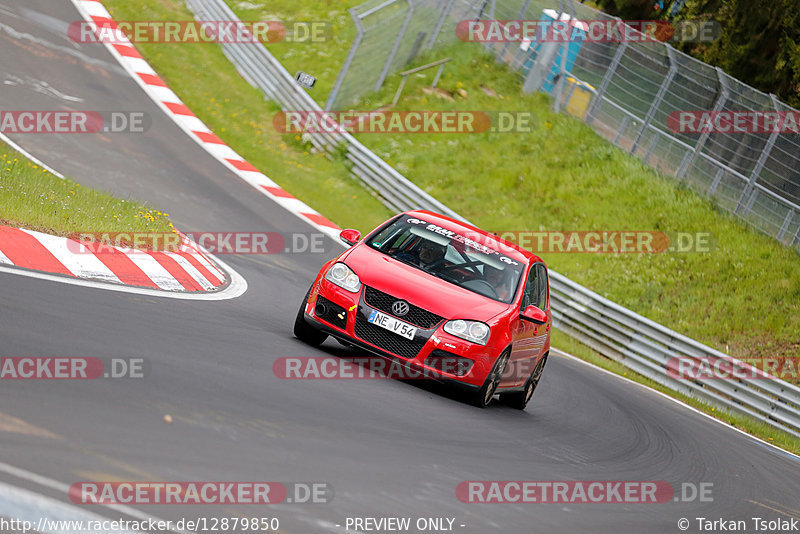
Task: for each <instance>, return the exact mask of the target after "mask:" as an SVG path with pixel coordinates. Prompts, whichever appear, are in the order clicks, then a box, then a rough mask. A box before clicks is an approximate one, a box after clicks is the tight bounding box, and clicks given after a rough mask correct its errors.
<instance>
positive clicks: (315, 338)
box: [294, 288, 328, 347]
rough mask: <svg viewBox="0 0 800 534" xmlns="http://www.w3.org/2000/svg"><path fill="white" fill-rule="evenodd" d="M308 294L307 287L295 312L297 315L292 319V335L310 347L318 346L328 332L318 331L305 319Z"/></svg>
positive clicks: (309, 289)
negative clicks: (298, 308)
mask: <svg viewBox="0 0 800 534" xmlns="http://www.w3.org/2000/svg"><path fill="white" fill-rule="evenodd" d="M310 295H311V288H308V292H307V293H306V296H305V298H304V299H303V303H302V304H301V305H300V310H298V312H297V317H295V319H294V336H295V337H296V338H297V339H299V340H300V341H302V342H303V343H307V344H309V345H311V346H312V347H319V346H320V345H322V342H323V341H325V340H326V339H327V338H328V334H326V333H324V332H320V331H319V330H317V329H316V328H314V327H313V326H311V325H310V324H308V321H306V318H305V309H306V303H307V302H308V297H309V296H310Z"/></svg>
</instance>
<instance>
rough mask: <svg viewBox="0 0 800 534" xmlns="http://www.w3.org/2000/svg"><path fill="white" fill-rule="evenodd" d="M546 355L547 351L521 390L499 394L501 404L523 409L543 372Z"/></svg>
mask: <svg viewBox="0 0 800 534" xmlns="http://www.w3.org/2000/svg"><path fill="white" fill-rule="evenodd" d="M548 355H549V353H548V354H545V355H544V356H542V359H541V360H539V363H537V364H536V367H534V368H533V372H532V373H531V376H529V377H528V380H527V381H526V382H525V386H524V387H523V389H522V391H515V392H514V393H505V394H502V395H500V401H501V402H502V403H503V404H506V405H508V406H511V407H512V408H516V409H517V410H524V409H525V407H526V406H527V405H528V403H529V402H530V401H531V397H533V393H534V391H536V386H538V385H539V380H541V379H542V373H543V372H544V366H545V365H546V364H547V356H548Z"/></svg>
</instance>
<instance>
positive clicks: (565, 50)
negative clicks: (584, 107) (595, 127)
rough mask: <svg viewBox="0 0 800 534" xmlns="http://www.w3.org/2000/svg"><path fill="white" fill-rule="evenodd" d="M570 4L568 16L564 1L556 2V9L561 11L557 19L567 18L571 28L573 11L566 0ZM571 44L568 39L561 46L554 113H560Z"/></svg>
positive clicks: (573, 19)
mask: <svg viewBox="0 0 800 534" xmlns="http://www.w3.org/2000/svg"><path fill="white" fill-rule="evenodd" d="M566 1H567V2H570V6H569V14H568V13H567V10H566V6H565V5H564V0H558V7H559V9H560V10H561V13H559V14H558V18H559V19H561V17H562V14H564V15H568V16H569V22H568V24H569V25H570V26H572V24H573V23H574V21H575V10H574V9H573V8H572V3H571V1H572V0H566ZM567 34H568V35H572V32H570V31H568V32H567ZM571 43H572V41H571V40H570V39H567V42H565V43H563V44H562V45H561V65H560V67H559V76H558V80H556V87H555V91H554V92H555V94H556V98H555V101H554V102H553V111H555V112H556V113H558V112H560V111H561V95H562V94H563V93H564V84H565V83H567V78H566V74H567V55H568V54H569V45H570V44H571Z"/></svg>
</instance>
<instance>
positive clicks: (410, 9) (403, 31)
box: [375, 0, 414, 91]
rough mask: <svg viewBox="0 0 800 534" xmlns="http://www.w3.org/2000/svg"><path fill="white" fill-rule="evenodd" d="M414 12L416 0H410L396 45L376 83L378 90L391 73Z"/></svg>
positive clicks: (393, 46) (395, 41)
mask: <svg viewBox="0 0 800 534" xmlns="http://www.w3.org/2000/svg"><path fill="white" fill-rule="evenodd" d="M413 14H414V2H413V0H408V13H406V18H405V19H403V25H402V26H401V27H400V31H398V32H397V38H396V39H395V40H394V45H392V51H391V52H389V57H387V58H386V63H384V65H383V70H381V75H380V76H379V77H378V81H377V82H376V83H375V90H376V91H379V90H380V88H381V87H382V86H383V82H384V81H386V77H387V76H388V75H389V69H390V68H391V67H392V61H394V56H395V55H397V50H398V49H399V48H400V43H401V42H403V36H404V35H405V34H406V29H407V28H408V23H409V22H410V21H411V16H412V15H413Z"/></svg>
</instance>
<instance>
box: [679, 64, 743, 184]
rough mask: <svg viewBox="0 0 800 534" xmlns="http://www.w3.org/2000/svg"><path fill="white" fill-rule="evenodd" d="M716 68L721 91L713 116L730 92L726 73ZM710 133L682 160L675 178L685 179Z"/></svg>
mask: <svg viewBox="0 0 800 534" xmlns="http://www.w3.org/2000/svg"><path fill="white" fill-rule="evenodd" d="M715 70H716V72H717V80H719V93H717V98H716V100H714V106H713V107H712V108H711V116H712V117H713V116H714V115H715V114H717V113H719V110H721V109H722V106H724V105H725V101H726V100H727V99H728V95H729V94H730V93H729V91H728V82H726V81H725V77H724V73H723V72H722V70H721V69H720V68H719V67H715ZM710 134H711V132H703V133H702V134H701V135H700V138H699V139H698V140H697V143H695V145H694V148H693V149H692V156H691V157H690V158H684V160H683V162H681V166H680V167H679V168H678V172H676V173H675V178H677V179H678V180H679V181H680V180H683V178H684V176H686V172H687V171H688V170H689V167H691V166H692V164H693V163H694V161H695V160H696V159H697V155H698V154H700V152H701V151H702V150H703V145H705V144H706V141H707V140H708V136H709V135H710Z"/></svg>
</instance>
